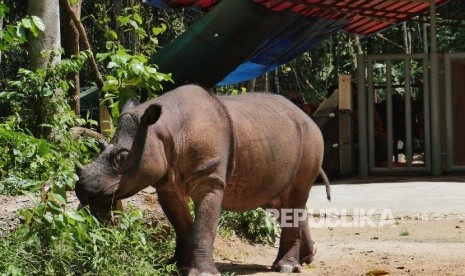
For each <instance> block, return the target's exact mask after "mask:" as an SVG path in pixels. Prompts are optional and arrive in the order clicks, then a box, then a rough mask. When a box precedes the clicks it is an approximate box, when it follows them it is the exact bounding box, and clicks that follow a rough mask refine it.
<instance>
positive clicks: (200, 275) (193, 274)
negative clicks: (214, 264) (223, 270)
mask: <svg viewBox="0 0 465 276" xmlns="http://www.w3.org/2000/svg"><path fill="white" fill-rule="evenodd" d="M220 275H221V274H220V273H219V272H218V271H216V272H213V273H210V272H202V271H200V270H199V269H197V268H191V269H190V270H189V274H187V276H220Z"/></svg>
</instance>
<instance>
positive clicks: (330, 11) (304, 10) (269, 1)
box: [254, 0, 448, 35]
mask: <svg viewBox="0 0 465 276" xmlns="http://www.w3.org/2000/svg"><path fill="white" fill-rule="evenodd" d="M254 1H255V2H256V3H260V4H262V5H264V6H265V7H267V8H269V9H272V10H273V11H284V10H289V11H292V12H296V13H300V14H302V15H305V16H310V17H319V18H326V19H340V18H345V19H347V20H348V21H349V24H348V25H347V26H346V27H345V28H344V30H345V31H346V32H349V33H355V34H362V35H369V34H372V33H375V32H378V31H381V30H383V29H385V28H388V27H390V26H392V25H395V24H398V23H399V22H402V21H405V20H408V19H410V18H412V17H414V16H416V15H419V14H421V13H424V12H427V11H428V10H429V6H430V1H429V0H371V1H366V0H344V1H335V0H254ZM435 2H436V5H441V4H444V3H445V2H448V0H436V1H435Z"/></svg>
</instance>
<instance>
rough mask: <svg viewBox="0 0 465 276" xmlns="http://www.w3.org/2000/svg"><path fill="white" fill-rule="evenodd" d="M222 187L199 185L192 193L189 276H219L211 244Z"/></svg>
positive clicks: (219, 207)
mask: <svg viewBox="0 0 465 276" xmlns="http://www.w3.org/2000/svg"><path fill="white" fill-rule="evenodd" d="M213 182H217V180H213ZM223 187H224V184H223V183H212V182H210V183H201V184H199V185H197V189H195V191H193V193H192V199H193V201H194V204H195V221H194V230H193V247H194V248H193V249H194V250H193V256H192V266H191V269H190V271H189V276H197V275H201V276H209V275H220V273H219V271H218V270H217V269H216V267H215V263H214V261H213V242H214V240H215V236H216V228H217V225H218V217H219V215H220V211H221V202H222V199H223V192H224V190H223Z"/></svg>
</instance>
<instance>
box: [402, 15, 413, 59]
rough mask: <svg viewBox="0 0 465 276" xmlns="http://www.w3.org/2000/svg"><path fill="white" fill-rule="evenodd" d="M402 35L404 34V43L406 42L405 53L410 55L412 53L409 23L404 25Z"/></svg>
mask: <svg viewBox="0 0 465 276" xmlns="http://www.w3.org/2000/svg"><path fill="white" fill-rule="evenodd" d="M402 33H403V41H404V48H405V53H406V54H410V53H411V52H412V51H411V50H410V43H409V33H408V29H407V22H404V23H402Z"/></svg>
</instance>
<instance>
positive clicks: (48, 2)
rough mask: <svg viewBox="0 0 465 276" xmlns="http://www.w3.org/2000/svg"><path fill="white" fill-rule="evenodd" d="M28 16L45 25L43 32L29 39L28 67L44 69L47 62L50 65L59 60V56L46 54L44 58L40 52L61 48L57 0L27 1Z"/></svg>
mask: <svg viewBox="0 0 465 276" xmlns="http://www.w3.org/2000/svg"><path fill="white" fill-rule="evenodd" d="M27 8H28V14H29V15H35V16H38V17H40V18H41V19H42V21H43V22H44V25H45V31H44V32H40V33H39V36H38V37H37V38H36V37H32V36H31V38H30V39H29V67H30V68H31V69H32V70H35V69H38V68H45V67H46V66H47V64H48V63H49V61H50V62H51V63H52V64H55V63H57V62H58V61H59V60H60V56H58V55H55V56H52V57H51V56H50V55H51V52H48V53H47V54H46V55H45V57H43V56H42V53H41V52H42V51H44V50H45V51H54V50H57V49H59V48H60V47H61V43H60V8H59V5H58V0H41V1H37V0H29V1H28V7H27Z"/></svg>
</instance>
